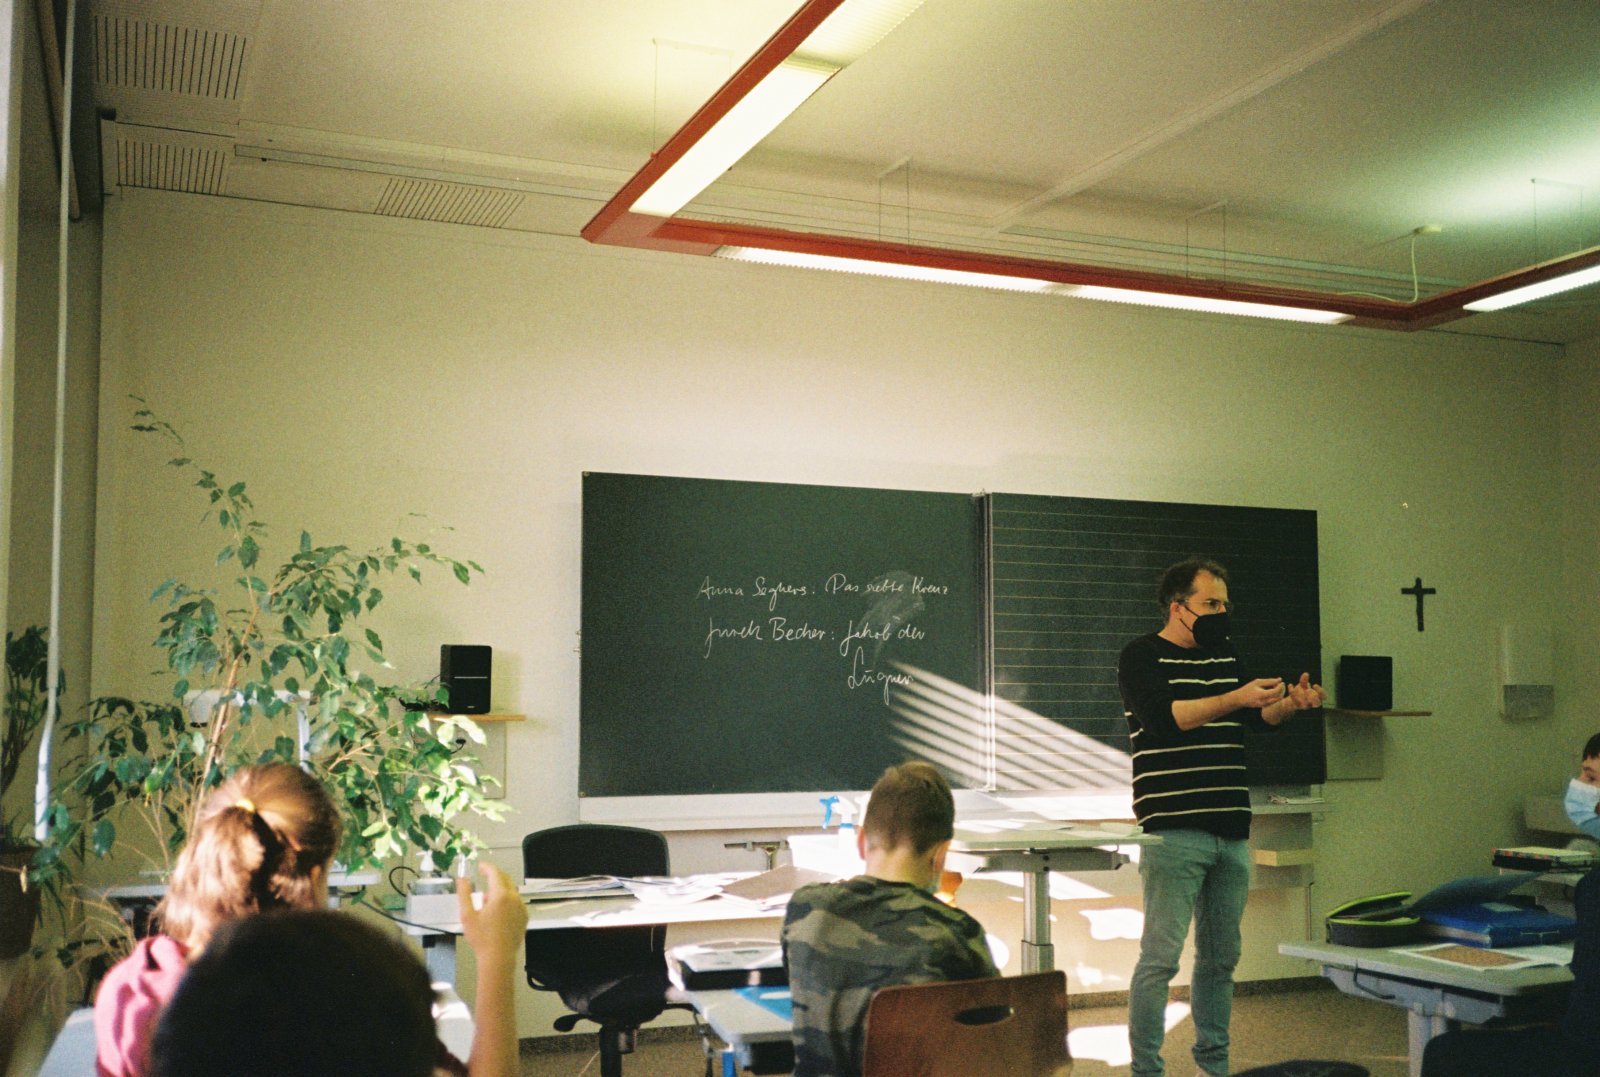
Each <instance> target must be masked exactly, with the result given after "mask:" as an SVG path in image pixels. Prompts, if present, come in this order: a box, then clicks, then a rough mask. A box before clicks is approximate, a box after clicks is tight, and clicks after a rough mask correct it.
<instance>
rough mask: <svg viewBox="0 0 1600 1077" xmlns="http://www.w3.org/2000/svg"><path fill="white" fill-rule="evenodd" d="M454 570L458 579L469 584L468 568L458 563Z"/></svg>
mask: <svg viewBox="0 0 1600 1077" xmlns="http://www.w3.org/2000/svg"><path fill="white" fill-rule="evenodd" d="M454 568H455V573H456V579H458V580H460V581H461V582H462V583H466V582H468V576H467V566H466V565H463V564H462V563H461V562H459V561H457V562H456V563H455V566H454Z"/></svg>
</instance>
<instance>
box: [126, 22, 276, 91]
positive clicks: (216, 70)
mask: <svg viewBox="0 0 1600 1077" xmlns="http://www.w3.org/2000/svg"><path fill="white" fill-rule="evenodd" d="M94 37H95V78H96V80H97V81H98V82H99V83H100V84H101V85H102V86H111V87H120V88H124V89H131V90H155V91H159V92H162V93H171V94H182V95H185V96H188V97H200V98H206V99H208V100H213V101H236V100H237V99H238V95H239V83H240V80H241V79H242V78H243V75H244V64H245V56H246V53H247V51H248V49H249V38H247V37H245V36H244V35H242V34H235V33H228V32H226V31H222V30H201V29H197V28H195V27H190V26H169V25H166V24H165V23H159V22H149V21H146V20H143V19H132V18H127V17H125V16H119V15H97V16H96V17H95V20H94Z"/></svg>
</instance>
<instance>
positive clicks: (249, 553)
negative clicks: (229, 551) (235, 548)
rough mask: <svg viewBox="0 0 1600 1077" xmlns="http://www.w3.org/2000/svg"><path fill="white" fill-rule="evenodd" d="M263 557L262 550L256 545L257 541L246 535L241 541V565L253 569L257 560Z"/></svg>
mask: <svg viewBox="0 0 1600 1077" xmlns="http://www.w3.org/2000/svg"><path fill="white" fill-rule="evenodd" d="M260 556H261V548H260V547H259V546H257V545H256V540H255V539H253V538H251V537H250V536H249V535H246V536H245V537H244V538H242V539H240V540H239V563H240V564H241V565H243V566H244V567H245V568H253V567H254V566H255V563H256V559H257V558H258V557H260Z"/></svg>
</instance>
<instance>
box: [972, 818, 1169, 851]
mask: <svg viewBox="0 0 1600 1077" xmlns="http://www.w3.org/2000/svg"><path fill="white" fill-rule="evenodd" d="M955 830H956V833H955V840H953V841H952V842H951V843H950V848H951V849H952V850H955V851H956V852H964V853H985V852H1014V851H1017V850H1022V849H1039V850H1046V849H1087V848H1094V847H1097V846H1101V845H1149V844H1151V843H1153V842H1157V841H1160V840H1161V838H1160V837H1159V836H1158V835H1155V834H1146V833H1144V832H1143V831H1141V830H1140V829H1139V828H1138V827H1135V826H1130V825H1126V824H1118V823H1109V822H1092V823H1067V822H1058V821H1055V820H1050V819H1044V818H1041V817H1038V816H1027V815H1022V816H1016V815H1013V816H1010V817H1002V818H997V819H958V820H956V828H955Z"/></svg>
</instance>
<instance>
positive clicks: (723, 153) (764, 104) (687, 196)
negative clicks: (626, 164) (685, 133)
mask: <svg viewBox="0 0 1600 1077" xmlns="http://www.w3.org/2000/svg"><path fill="white" fill-rule="evenodd" d="M838 70H839V69H838V68H837V67H834V66H832V65H829V64H819V63H812V62H807V61H802V60H793V59H790V60H785V61H784V62H783V63H781V64H779V65H778V66H777V67H775V68H773V69H772V72H771V73H770V74H768V75H767V77H766V78H764V79H762V80H761V81H760V82H759V83H757V84H756V87H755V89H753V90H751V91H750V92H749V93H747V94H745V96H744V97H743V98H741V99H740V100H739V103H738V104H736V105H734V106H733V107H732V108H731V109H729V110H728V111H727V113H726V114H725V115H724V116H723V117H722V119H720V120H718V121H717V122H716V123H714V124H712V125H711V130H709V131H707V132H706V133H705V134H704V135H702V136H701V138H700V141H698V142H696V143H695V144H694V145H693V146H691V147H689V152H687V153H685V154H684V155H683V156H682V157H680V158H678V160H677V161H676V162H675V163H674V164H673V166H672V167H671V168H669V169H667V170H666V171H665V172H664V173H662V174H661V178H660V179H658V180H656V181H655V182H654V183H653V184H651V185H650V187H649V189H648V190H646V191H645V192H644V194H642V195H640V196H639V197H638V199H637V200H636V201H635V202H634V203H633V206H632V210H633V212H634V213H648V214H649V215H651V216H652V217H670V216H672V215H673V214H674V213H676V212H678V211H679V210H680V209H682V208H683V207H684V206H686V205H688V204H689V201H690V200H691V199H693V198H694V196H695V195H697V194H699V193H700V192H701V191H703V190H705V189H706V188H707V187H709V186H711V184H712V183H713V182H715V181H716V179H717V177H718V176H720V175H722V174H723V173H724V172H726V171H727V170H728V169H730V168H732V167H733V166H734V165H735V164H736V163H737V162H738V160H739V158H741V157H743V156H744V155H745V154H747V153H749V152H750V151H751V149H753V148H754V147H755V144H756V143H758V142H760V141H761V140H762V139H763V138H766V137H767V135H769V134H771V133H772V130H773V129H774V128H775V127H777V126H778V124H780V123H782V122H783V121H784V120H785V119H787V118H788V116H789V114H790V113H791V112H793V111H794V110H795V109H797V108H799V107H800V106H801V105H802V104H804V103H805V100H806V98H808V97H810V96H811V95H812V94H814V93H816V92H817V90H818V89H820V88H821V87H822V84H823V83H824V82H827V81H828V80H829V79H830V78H832V77H833V76H834V74H835V72H837V71H838Z"/></svg>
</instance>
